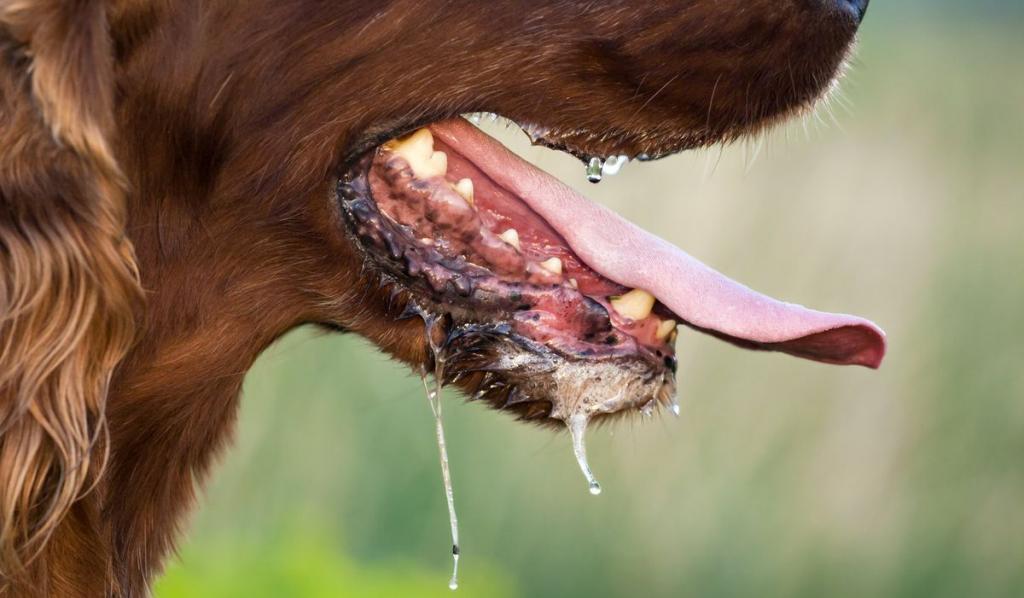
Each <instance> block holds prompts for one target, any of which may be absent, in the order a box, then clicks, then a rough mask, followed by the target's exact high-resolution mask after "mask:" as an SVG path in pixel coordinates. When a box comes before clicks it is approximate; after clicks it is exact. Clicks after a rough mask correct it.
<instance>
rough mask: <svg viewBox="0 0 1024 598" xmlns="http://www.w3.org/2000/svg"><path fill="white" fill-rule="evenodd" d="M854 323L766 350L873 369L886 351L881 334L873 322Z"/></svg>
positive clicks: (884, 340) (834, 363) (879, 365)
mask: <svg viewBox="0 0 1024 598" xmlns="http://www.w3.org/2000/svg"><path fill="white" fill-rule="evenodd" d="M858 320H859V321H855V322H851V323H848V324H843V325H841V326H837V327H835V328H831V329H828V330H823V331H820V332H816V333H813V334H809V335H806V336H802V337H799V338H795V339H793V340H789V341H784V342H781V343H774V344H772V345H769V346H768V347H766V348H769V349H772V350H777V351H782V352H784V353H789V354H791V355H795V356H797V357H803V358H806V359H811V360H814V361H820V362H822V363H828V364H833V365H857V366H862V367H866V368H870V369H872V370H877V369H879V368H880V367H881V366H882V362H883V361H884V359H885V354H886V350H887V348H888V341H887V339H886V335H885V331H884V330H882V329H881V328H879V327H878V326H877V325H876V324H874V323H873V322H870V321H868V320H860V319H859V318H858Z"/></svg>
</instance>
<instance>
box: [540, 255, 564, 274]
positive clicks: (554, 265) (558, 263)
mask: <svg viewBox="0 0 1024 598" xmlns="http://www.w3.org/2000/svg"><path fill="white" fill-rule="evenodd" d="M540 267H541V268H544V269H545V270H547V271H548V272H551V273H552V274H561V273H562V260H560V259H558V258H557V257H552V258H548V259H546V260H544V261H543V262H541V263H540Z"/></svg>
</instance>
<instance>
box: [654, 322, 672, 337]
mask: <svg viewBox="0 0 1024 598" xmlns="http://www.w3.org/2000/svg"><path fill="white" fill-rule="evenodd" d="M675 329H676V321H675V320H664V321H662V323H661V324H658V330H657V332H655V333H654V336H655V337H657V339H658V340H659V341H663V340H665V339H667V338H668V335H670V334H672V333H673V332H674V331H675Z"/></svg>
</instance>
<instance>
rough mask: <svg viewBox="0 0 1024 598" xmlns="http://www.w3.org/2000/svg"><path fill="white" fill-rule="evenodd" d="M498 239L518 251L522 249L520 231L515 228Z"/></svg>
mask: <svg viewBox="0 0 1024 598" xmlns="http://www.w3.org/2000/svg"><path fill="white" fill-rule="evenodd" d="M498 238H499V239H501V240H502V241H504V242H506V243H508V244H509V245H511V246H512V247H515V248H516V249H521V247H520V246H519V231H517V230H516V229H514V228H510V229H508V230H507V231H505V232H503V233H501V234H500V235H498Z"/></svg>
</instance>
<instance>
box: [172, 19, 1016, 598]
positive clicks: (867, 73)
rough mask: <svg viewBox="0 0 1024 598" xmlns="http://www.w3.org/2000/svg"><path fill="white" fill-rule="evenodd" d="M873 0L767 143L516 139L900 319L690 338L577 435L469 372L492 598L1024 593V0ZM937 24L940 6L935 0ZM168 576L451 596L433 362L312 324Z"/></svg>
mask: <svg viewBox="0 0 1024 598" xmlns="http://www.w3.org/2000/svg"><path fill="white" fill-rule="evenodd" d="M937 6H938V5H936V4H934V3H925V2H915V3H911V2H904V3H902V4H900V3H883V2H875V3H873V5H872V7H871V10H870V12H869V17H868V20H867V22H866V24H865V27H864V31H863V35H862V39H861V46H860V50H859V52H858V53H857V58H856V60H855V61H854V63H853V68H852V70H851V73H850V75H849V77H847V79H846V81H845V83H844V84H843V86H842V93H841V94H840V96H839V97H837V98H835V99H834V100H833V101H832V102H831V104H830V107H828V108H825V107H823V108H822V109H821V110H819V111H818V112H817V115H816V116H812V117H809V118H807V119H805V120H803V121H801V122H797V123H793V124H792V125H790V126H788V127H786V128H784V129H782V130H780V131H778V132H776V133H775V134H772V135H771V136H769V137H768V138H766V139H764V140H762V141H756V142H750V143H747V144H741V145H737V146H731V147H727V148H713V149H710V150H707V151H702V152H695V153H689V154H686V155H682V156H677V157H674V158H671V159H668V160H665V161H662V162H659V163H656V164H647V165H642V166H638V165H629V166H627V167H626V168H625V170H624V172H623V174H621V175H619V176H618V177H616V178H614V179H611V180H608V181H606V182H604V183H602V184H601V185H599V186H597V187H592V186H589V185H587V183H585V181H584V180H583V168H582V167H581V166H580V165H579V164H578V163H577V162H575V161H573V160H571V159H568V158H566V157H564V156H560V155H556V154H553V153H551V152H547V151H545V150H539V149H533V148H529V147H527V146H526V145H525V143H524V140H523V139H522V138H521V135H520V134H519V133H516V132H511V131H509V132H505V131H500V135H501V136H502V138H503V139H504V140H506V141H508V142H509V143H510V144H512V145H514V147H515V148H516V149H517V150H518V151H520V152H521V153H522V154H523V155H526V156H528V157H529V158H531V159H533V160H535V161H536V162H538V163H540V164H542V165H543V166H544V167H545V168H547V169H549V170H551V171H552V172H554V173H555V174H557V175H559V176H560V177H561V178H562V179H563V180H566V181H569V182H571V183H573V184H574V185H576V186H578V187H579V188H581V189H583V190H584V191H586V192H587V193H588V194H590V195H591V196H592V197H594V198H595V199H597V200H599V201H603V202H606V203H607V204H608V205H611V206H613V207H615V208H616V209H617V210H618V211H619V212H620V213H622V214H624V215H625V216H627V217H629V218H631V219H633V220H634V221H636V222H638V223H640V224H641V225H643V226H645V227H646V228H648V229H649V230H653V231H654V232H656V233H658V234H660V235H662V236H664V237H666V238H668V239H670V240H672V241H674V242H676V243H678V244H680V245H681V246H683V247H684V248H686V249H687V250H688V251H690V252H691V253H693V254H695V255H697V256H698V257H700V258H702V259H704V260H705V261H707V262H709V263H710V264H712V265H714V266H715V267H717V268H718V269H720V270H723V271H724V272H726V273H728V274H730V275H732V276H735V277H737V278H738V279H739V280H741V281H744V282H745V283H747V284H749V285H751V286H752V287H754V288H756V289H759V290H762V291H765V292H768V293H770V294H773V295H776V296H779V297H781V298H784V299H788V300H792V301H797V302H800V303H805V304H808V305H812V306H815V307H819V308H822V309H828V310H834V311H845V312H851V313H858V314H862V315H865V316H867V317H870V318H872V319H874V320H875V321H877V322H879V323H880V324H881V325H882V326H883V327H884V328H886V329H887V331H888V333H889V336H890V340H891V352H890V354H889V357H888V360H887V362H886V364H885V365H884V367H883V369H882V370H881V371H879V372H871V371H867V370H863V369H849V368H833V367H827V366H822V365H817V364H813V363H810V362H806V361H800V360H796V359H793V358H789V357H785V356H780V355H771V354H757V353H748V352H744V351H740V350H737V349H734V348H732V347H730V346H727V345H725V344H722V343H720V342H718V341H715V340H713V339H710V338H707V337H704V336H701V335H698V334H696V333H693V332H691V331H685V332H684V334H682V335H681V337H680V340H679V354H680V371H679V387H680V398H681V401H682V406H683V412H682V417H681V418H680V419H678V420H676V419H674V418H672V417H671V416H668V415H666V414H661V415H660V416H659V417H655V418H653V419H652V420H648V421H641V419H639V418H637V419H635V420H632V421H624V422H621V423H619V424H618V425H616V426H614V427H610V428H605V429H599V430H595V431H593V432H592V433H591V435H590V453H591V462H592V465H593V466H594V468H595V471H596V473H597V475H598V477H599V479H600V480H601V482H602V484H603V486H604V488H605V492H604V494H602V495H601V496H599V497H596V498H595V497H593V496H590V495H589V494H588V493H587V488H586V485H585V483H584V481H583V479H582V477H581V475H580V473H579V471H578V469H577V468H576V464H575V462H574V461H573V458H572V453H571V450H570V446H569V439H568V436H567V435H566V434H554V433H552V432H550V431H544V430H539V429H534V428H530V427H526V426H524V425H521V424H517V423H513V422H512V421H511V420H510V418H508V417H506V416H503V415H500V414H497V413H494V412H491V411H488V410H487V409H484V408H482V407H480V406H477V405H470V404H465V403H463V400H462V398H461V397H457V396H455V394H454V393H447V394H446V395H445V398H444V403H445V406H446V409H445V415H446V425H447V430H448V444H449V451H450V453H451V462H452V471H453V476H454V480H455V492H456V504H457V506H458V510H459V515H460V522H461V525H462V530H461V531H462V547H463V559H462V580H461V581H462V586H461V588H460V589H459V590H458V594H456V595H461V596H463V597H464V598H469V597H471V596H485V597H488V598H490V597H502V596H701V597H718V596H759V597H764V596H808V597H819V596H831V597H837V596H838V597H842V596H850V597H862V596H928V597H931V598H938V597H943V596H957V597H963V596H973V597H978V596H1013V595H1017V596H1019V595H1021V593H1022V592H1024V363H1022V362H1024V341H1022V333H1024V234H1022V223H1024V151H1022V150H1024V36H1022V34H1021V31H1022V25H1024V20H1022V19H1021V18H1020V16H1019V15H1020V11H1019V10H1015V9H1014V7H1015V6H1016V8H1019V6H1017V5H1015V4H1014V3H1010V2H1006V3H1000V2H983V3H977V4H970V5H967V4H963V3H961V4H960V5H959V7H957V6H955V5H954V3H946V4H945V5H944V6H947V7H951V8H950V10H946V9H939V8H937ZM943 15H945V16H943ZM244 394H245V396H244V398H243V401H242V405H243V406H242V412H241V421H240V425H239V429H238V435H237V436H238V437H237V441H236V443H235V446H234V448H233V449H232V450H231V451H230V452H229V453H228V455H227V456H226V458H225V459H224V463H223V464H222V466H221V467H220V468H219V471H218V472H217V473H216V474H215V476H214V477H213V480H212V482H211V483H210V484H209V485H208V487H207V490H206V493H205V497H204V499H203V506H202V508H201V509H200V510H199V511H198V513H197V514H196V516H195V518H194V519H193V522H192V525H191V529H190V531H189V533H188V534H187V536H186V539H185V540H184V542H183V545H182V551H181V557H180V559H179V560H178V561H176V562H175V563H174V564H172V565H171V566H170V568H169V570H168V572H167V574H166V576H165V577H164V578H163V579H162V580H161V581H160V582H159V584H158V585H157V589H156V595H157V596H159V597H161V598H176V597H186V596H187V597H205V596H211V597H233V596H238V597H242V596H245V597H259V596H274V597H283V596H324V597H326V596H442V595H451V593H450V592H449V590H448V589H447V579H448V574H449V566H450V563H449V559H450V557H449V554H448V550H449V537H448V522H447V515H446V508H445V503H444V496H443V493H442V489H441V481H440V472H439V468H438V462H437V452H436V451H437V449H436V446H435V444H434V437H433V427H432V426H433V424H432V418H431V414H430V409H429V408H428V405H427V402H426V400H425V398H424V396H423V391H422V388H421V387H420V385H419V380H418V379H416V378H415V377H413V376H411V375H410V374H409V373H408V372H407V371H406V370H405V369H404V368H402V367H400V366H397V365H395V364H392V363H390V362H389V361H388V360H387V359H386V358H385V357H383V356H382V355H381V354H379V353H378V352H376V350H375V349H374V348H372V347H371V346H369V345H368V344H367V343H365V342H364V341H362V340H360V339H358V338H355V337H342V336H337V335H320V334H318V333H315V332H313V331H310V330H302V331H298V332H296V333H293V334H291V335H290V336H288V337H287V338H285V339H283V340H282V341H281V342H280V343H278V344H277V345H276V346H274V347H273V348H272V349H271V350H270V351H268V352H267V353H266V354H265V355H264V356H263V357H262V358H261V359H260V361H259V362H258V364H257V366H256V367H255V368H254V370H253V371H252V372H251V374H250V375H249V376H248V378H247V380H246V384H245V393H244Z"/></svg>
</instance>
